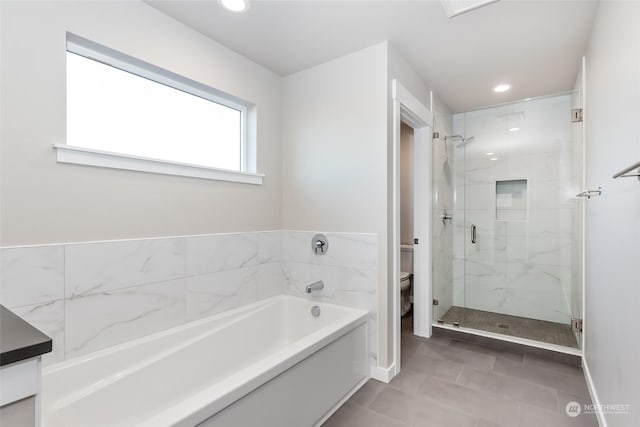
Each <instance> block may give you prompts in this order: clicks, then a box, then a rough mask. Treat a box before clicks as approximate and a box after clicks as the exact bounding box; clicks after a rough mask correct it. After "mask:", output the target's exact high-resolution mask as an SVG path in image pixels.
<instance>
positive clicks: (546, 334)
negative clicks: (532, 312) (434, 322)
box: [440, 306, 578, 348]
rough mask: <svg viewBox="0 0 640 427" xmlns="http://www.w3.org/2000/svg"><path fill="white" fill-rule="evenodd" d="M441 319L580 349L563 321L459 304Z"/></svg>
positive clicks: (482, 329) (568, 326) (451, 322)
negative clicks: (495, 311) (538, 318)
mask: <svg viewBox="0 0 640 427" xmlns="http://www.w3.org/2000/svg"><path fill="white" fill-rule="evenodd" d="M440 320H441V321H442V322H443V323H444V324H448V325H456V326H460V327H463V328H470V329H476V330H481V331H487V332H492V333H496V334H502V335H508V336H512V337H518V338H524V339H528V340H533V341H540V342H545V343H549V344H554V345H559V346H563V347H571V348H578V342H577V341H576V337H575V335H574V333H573V331H572V330H571V326H570V325H565V324H562V323H554V322H547V321H544V320H537V319H529V318H526V317H518V316H511V315H509V314H500V313H492V312H490V311H482V310H475V309H472V308H465V307H457V306H453V307H451V308H450V309H449V310H448V311H447V312H446V313H445V314H444V316H442V318H441V319H440Z"/></svg>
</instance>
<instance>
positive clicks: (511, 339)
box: [433, 323, 582, 356]
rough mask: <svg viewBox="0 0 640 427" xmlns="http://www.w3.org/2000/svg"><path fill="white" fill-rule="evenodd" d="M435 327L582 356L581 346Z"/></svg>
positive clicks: (466, 329) (460, 328)
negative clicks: (574, 346) (567, 345)
mask: <svg viewBox="0 0 640 427" xmlns="http://www.w3.org/2000/svg"><path fill="white" fill-rule="evenodd" d="M433 327H434V328H440V329H447V330H449V331H457V332H463V333H465V334H469V335H477V336H480V337H485V338H493V339H495V340H499V341H506V342H512V343H515V344H521V345H526V346H528V347H535V348H542V349H544V350H551V351H555V352H556V353H564V354H571V355H573V356H582V351H581V350H580V349H579V348H573V347H565V346H563V345H557V344H551V343H546V342H542V341H536V340H530V339H527V338H520V337H514V336H511V335H502V334H497V333H495V332H488V331H481V330H479V329H472V328H465V327H462V326H460V327H458V326H451V325H439V324H436V323H434V324H433Z"/></svg>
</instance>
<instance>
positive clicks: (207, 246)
mask: <svg viewBox="0 0 640 427" xmlns="http://www.w3.org/2000/svg"><path fill="white" fill-rule="evenodd" d="M257 264H258V233H238V234H219V235H211V236H198V237H188V238H187V276H195V275H199V274H207V273H216V272H219V271H224V270H233V269H238V268H244V267H253V266H256V265H257Z"/></svg>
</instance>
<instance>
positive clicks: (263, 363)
mask: <svg viewBox="0 0 640 427" xmlns="http://www.w3.org/2000/svg"><path fill="white" fill-rule="evenodd" d="M283 300H284V301H286V300H295V301H296V302H302V303H306V304H318V305H320V306H326V307H334V308H336V309H339V310H341V311H344V312H345V315H346V317H344V318H341V319H336V320H335V321H331V322H329V323H328V324H327V325H325V326H323V327H322V328H320V329H318V330H316V331H313V332H312V333H310V334H308V335H305V336H304V337H302V338H301V339H299V340H297V341H294V342H292V343H290V344H288V345H286V346H284V347H283V348H282V349H279V350H277V351H276V352H274V353H272V354H270V355H268V356H267V357H266V358H264V359H262V360H260V361H258V362H255V363H252V364H250V365H248V366H246V367H244V368H242V369H240V370H238V371H237V372H235V373H233V374H232V375H231V376H229V377H227V378H225V379H223V380H221V381H218V382H216V383H214V384H212V385H210V386H208V387H206V388H205V389H203V390H201V391H199V392H197V393H195V394H194V395H193V396H191V397H189V398H188V399H185V400H183V401H179V402H176V404H174V405H172V406H170V407H168V408H166V409H165V410H163V411H162V412H159V413H158V414H155V415H153V416H151V417H150V418H148V419H147V420H145V421H143V422H142V423H140V424H138V426H139V427H151V426H156V425H158V422H159V421H160V420H161V421H162V424H166V425H172V426H192V425H195V424H197V423H199V422H202V421H204V420H206V419H207V418H209V417H211V416H213V415H215V414H216V413H217V412H219V411H221V410H222V409H224V408H225V407H227V406H229V405H231V404H232V403H233V402H235V401H237V400H238V399H240V398H242V397H243V396H245V395H247V394H248V393H250V392H251V391H253V390H255V389H256V388H258V387H260V386H261V385H262V384H265V383H266V382H268V381H270V380H271V379H273V378H275V377H276V376H278V375H280V374H282V373H283V372H285V371H286V370H287V369H289V368H290V367H292V366H294V365H296V364H297V363H299V362H301V361H302V360H304V359H306V358H307V357H309V356H311V355H312V354H314V353H315V352H317V351H319V350H320V349H322V348H323V347H325V346H327V345H329V344H330V343H331V342H333V341H335V340H337V339H339V338H340V337H341V336H343V335H345V334H346V333H348V332H350V331H351V330H354V329H356V328H357V327H359V326H361V325H364V327H365V328H366V329H368V325H367V320H368V316H369V311H367V310H363V309H357V308H352V307H347V306H342V305H338V304H332V303H329V302H325V301H321V300H316V299H315V298H304V297H299V296H293V295H286V294H281V295H275V296H272V297H269V298H265V299H263V300H259V301H256V302H253V303H251V304H247V305H244V306H240V307H237V308H234V309H231V310H227V311H224V312H221V313H216V314H213V315H211V316H207V317H204V318H202V319H197V320H194V321H190V322H187V323H185V324H182V325H178V326H174V327H172V328H169V329H165V330H163V331H158V332H155V333H153V334H149V335H146V336H143V337H140V338H136V339H133V340H130V341H126V342H124V343H120V344H117V345H114V346H111V347H107V348H105V349H101V350H97V351H95V352H91V353H87V354H85V355H81V356H78V357H74V358H71V359H68V360H64V361H62V362H60V363H56V364H53V365H50V366H48V367H46V368H44V369H43V371H42V377H43V380H44V377H45V376H46V375H49V374H55V373H58V372H60V371H63V370H65V369H70V368H73V367H74V366H76V365H81V364H84V363H87V362H91V361H92V360H95V359H101V358H105V357H108V356H109V355H112V354H114V353H117V352H119V351H122V350H125V349H130V348H132V347H137V346H140V345H142V346H144V344H145V343H148V342H151V341H154V340H157V339H161V338H164V337H167V336H170V335H173V334H175V333H179V332H182V331H187V330H189V329H192V328H194V327H198V326H200V325H203V324H206V323H209V322H211V321H212V320H224V319H225V318H229V323H233V322H234V318H236V317H239V318H243V317H244V316H245V315H249V314H250V313H252V312H254V311H255V310H259V309H261V308H262V307H265V306H268V305H271V304H275V303H277V302H279V301H283ZM223 326H224V323H223ZM368 344H369V343H368V338H367V346H368ZM366 375H367V378H369V376H370V373H369V372H368V369H367V372H366ZM43 421H44V420H43ZM46 425H47V424H46V423H45V422H43V426H46Z"/></svg>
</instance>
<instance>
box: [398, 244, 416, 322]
mask: <svg viewBox="0 0 640 427" xmlns="http://www.w3.org/2000/svg"><path fill="white" fill-rule="evenodd" d="M400 271H402V272H401V273H400V315H401V316H404V315H405V314H407V313H408V312H409V310H411V304H412V303H413V288H412V286H411V285H412V282H413V245H400Z"/></svg>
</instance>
